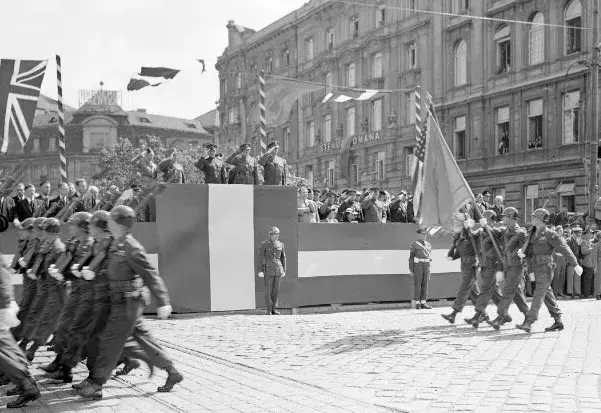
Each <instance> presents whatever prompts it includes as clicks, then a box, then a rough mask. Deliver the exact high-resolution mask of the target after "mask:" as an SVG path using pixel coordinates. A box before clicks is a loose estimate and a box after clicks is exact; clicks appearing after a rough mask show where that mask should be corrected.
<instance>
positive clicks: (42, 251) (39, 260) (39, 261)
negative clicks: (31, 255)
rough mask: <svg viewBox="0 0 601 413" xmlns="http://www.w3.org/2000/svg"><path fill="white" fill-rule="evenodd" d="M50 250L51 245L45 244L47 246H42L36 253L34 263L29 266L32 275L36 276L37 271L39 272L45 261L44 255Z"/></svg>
mask: <svg viewBox="0 0 601 413" xmlns="http://www.w3.org/2000/svg"><path fill="white" fill-rule="evenodd" d="M51 250H52V244H50V243H49V244H47V245H42V247H41V249H40V252H39V253H38V255H37V256H36V257H35V261H34V262H33V265H32V266H31V273H32V274H34V275H36V276H37V275H38V271H39V270H40V267H41V266H42V264H43V263H44V260H45V259H46V254H48V253H50V251H51Z"/></svg>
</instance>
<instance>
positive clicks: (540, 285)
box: [516, 208, 582, 333]
mask: <svg viewBox="0 0 601 413" xmlns="http://www.w3.org/2000/svg"><path fill="white" fill-rule="evenodd" d="M548 222H549V211H547V210H546V209H544V208H539V209H537V210H536V211H534V212H533V213H532V225H533V227H532V231H531V233H530V235H529V237H528V240H527V241H526V244H524V245H523V246H522V248H520V249H519V250H518V251H517V255H518V256H519V257H520V258H522V259H524V258H529V259H531V262H532V267H533V270H534V278H535V281H536V288H535V289H534V295H533V297H532V304H530V310H528V313H527V314H526V320H524V322H523V323H522V324H518V325H517V326H516V327H517V328H519V329H520V330H524V331H526V332H528V333H529V332H530V330H531V328H532V324H534V322H535V321H536V320H537V319H538V313H539V311H540V307H541V306H542V304H543V301H544V303H545V305H546V306H547V310H549V313H550V314H551V317H553V319H554V320H555V322H554V323H553V325H552V326H551V327H547V328H546V329H545V331H557V330H563V323H562V322H561V310H560V309H559V307H558V306H557V299H556V298H555V294H553V290H552V289H551V281H553V275H554V272H555V262H554V261H553V252H554V251H557V252H559V253H560V254H562V255H563V256H564V257H565V258H566V260H567V262H568V263H569V264H570V265H572V266H573V267H574V272H575V273H576V274H578V276H580V275H582V267H581V266H580V265H578V260H577V259H576V256H575V255H574V253H573V252H572V250H571V249H570V247H568V244H567V243H566V242H565V240H564V239H563V238H561V237H560V236H559V235H557V233H556V232H555V231H553V230H550V229H548V228H547V223H548Z"/></svg>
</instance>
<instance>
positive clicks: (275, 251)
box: [257, 227, 286, 315]
mask: <svg viewBox="0 0 601 413" xmlns="http://www.w3.org/2000/svg"><path fill="white" fill-rule="evenodd" d="M279 238H280V229H279V228H278V227H271V229H270V230H269V239H268V240H267V241H263V243H262V244H261V249H260V250H259V254H258V255H257V274H258V275H259V277H264V278H265V307H266V308H267V314H272V315H278V314H280V313H279V312H278V311H277V310H276V308H277V306H278V294H279V290H280V279H281V277H284V276H285V275H286V251H285V249H284V243H283V242H281V241H279Z"/></svg>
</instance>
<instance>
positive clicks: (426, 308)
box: [420, 302, 432, 310]
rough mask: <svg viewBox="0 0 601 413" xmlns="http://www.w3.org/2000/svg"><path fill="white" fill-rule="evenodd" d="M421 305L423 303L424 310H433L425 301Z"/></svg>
mask: <svg viewBox="0 0 601 413" xmlns="http://www.w3.org/2000/svg"><path fill="white" fill-rule="evenodd" d="M420 305H421V308H422V310H431V309H432V307H430V306H429V305H428V304H426V303H425V302H422V303H421V304H420Z"/></svg>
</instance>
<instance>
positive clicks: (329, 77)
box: [325, 72, 334, 93]
mask: <svg viewBox="0 0 601 413" xmlns="http://www.w3.org/2000/svg"><path fill="white" fill-rule="evenodd" d="M333 82H334V80H333V79H332V74H331V73H329V72H328V73H327V74H326V81H325V83H326V85H328V87H327V90H326V92H327V93H332V84H333Z"/></svg>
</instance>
